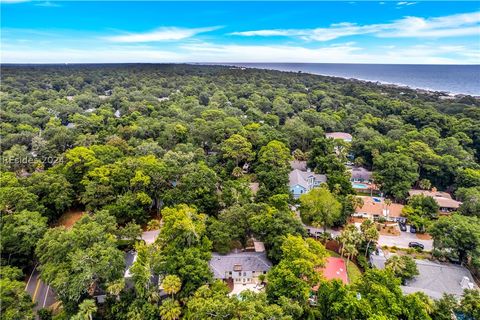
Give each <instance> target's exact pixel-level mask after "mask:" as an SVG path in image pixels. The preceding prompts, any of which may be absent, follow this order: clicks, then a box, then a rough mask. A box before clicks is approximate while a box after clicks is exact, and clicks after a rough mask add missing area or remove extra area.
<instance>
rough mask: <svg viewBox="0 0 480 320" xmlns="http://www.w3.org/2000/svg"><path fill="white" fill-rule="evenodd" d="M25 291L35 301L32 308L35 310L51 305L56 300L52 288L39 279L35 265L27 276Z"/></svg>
mask: <svg viewBox="0 0 480 320" xmlns="http://www.w3.org/2000/svg"><path fill="white" fill-rule="evenodd" d="M25 291H27V292H28V293H29V294H30V296H31V297H32V301H33V302H35V303H36V305H35V308H34V310H36V311H37V310H40V309H42V308H46V307H49V306H51V305H52V304H53V303H55V302H56V300H57V299H56V294H55V292H53V290H52V288H50V286H49V285H47V284H46V283H44V282H43V281H42V280H40V272H39V271H38V270H37V267H36V266H35V268H34V269H33V271H32V273H31V274H30V277H29V278H28V282H27V284H26V286H25Z"/></svg>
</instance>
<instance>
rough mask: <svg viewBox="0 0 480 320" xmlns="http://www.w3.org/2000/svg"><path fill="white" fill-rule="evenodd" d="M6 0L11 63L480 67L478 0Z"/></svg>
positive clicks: (4, 57)
mask: <svg viewBox="0 0 480 320" xmlns="http://www.w3.org/2000/svg"><path fill="white" fill-rule="evenodd" d="M0 2H1V4H0V6H1V7H0V9H1V62H2V63H94V62H96V63H114V62H174V63H179V62H220V63H221V62H303V63H395V64H397V63H405V64H480V2H478V1H468V2H460V1H441V2H434V1H417V2H412V1H408V2H407V1H400V2H399V1H371V2H370V1H350V2H347V1H345V2H341V1H332V2H286V1H284V2H273V1H268V2H233V1H227V2H220V1H214V2H200V1H195V2H160V1H147V2H128V1H122V2H114V1H104V2H97V1H82V2H74V1H51V0H50V1H46V0H45V1H43V0H42V1H22V0H0Z"/></svg>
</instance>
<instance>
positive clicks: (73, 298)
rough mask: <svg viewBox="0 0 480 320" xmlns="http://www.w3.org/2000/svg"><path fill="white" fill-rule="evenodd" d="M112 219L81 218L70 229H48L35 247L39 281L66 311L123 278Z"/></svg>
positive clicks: (99, 216) (103, 214) (100, 215)
mask: <svg viewBox="0 0 480 320" xmlns="http://www.w3.org/2000/svg"><path fill="white" fill-rule="evenodd" d="M115 232H116V224H115V219H114V218H113V217H112V216H109V215H108V212H105V211H102V212H97V213H96V214H95V215H94V216H89V215H85V216H83V217H82V218H81V219H80V220H79V221H77V222H76V223H75V225H74V226H73V227H72V228H71V229H68V230H67V229H65V228H63V227H57V228H52V229H49V230H48V231H47V232H46V233H45V235H44V237H43V238H42V239H40V240H39V241H38V243H37V247H36V251H35V252H36V255H37V257H38V259H39V261H40V264H41V267H39V269H40V275H41V278H42V280H44V281H45V282H46V283H48V284H49V285H51V286H52V288H53V289H54V290H55V292H56V293H57V294H58V296H59V298H60V300H61V301H62V302H63V305H64V307H65V308H66V309H67V311H69V312H70V311H73V310H75V309H76V307H77V305H78V303H79V302H80V300H81V299H82V298H83V297H85V296H88V295H90V296H92V295H93V292H94V291H95V289H96V288H97V287H100V288H104V287H106V285H107V284H108V283H112V282H115V281H117V280H118V279H120V278H121V277H122V276H123V270H124V257H123V253H122V252H121V251H120V250H118V249H117V246H116V236H115Z"/></svg>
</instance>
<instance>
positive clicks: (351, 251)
mask: <svg viewBox="0 0 480 320" xmlns="http://www.w3.org/2000/svg"><path fill="white" fill-rule="evenodd" d="M344 250H345V252H346V253H347V268H348V264H349V263H350V259H351V258H352V257H354V256H356V255H357V254H358V250H357V247H356V246H355V245H354V244H353V243H347V244H346V245H345V247H344Z"/></svg>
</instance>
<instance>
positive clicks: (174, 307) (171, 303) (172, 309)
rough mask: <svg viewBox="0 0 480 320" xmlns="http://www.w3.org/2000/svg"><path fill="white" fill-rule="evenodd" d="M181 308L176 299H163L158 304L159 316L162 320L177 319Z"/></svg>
mask: <svg viewBox="0 0 480 320" xmlns="http://www.w3.org/2000/svg"><path fill="white" fill-rule="evenodd" d="M181 313H182V308H181V307H180V304H179V303H178V301H176V300H173V299H172V298H168V299H165V300H164V301H163V303H162V305H161V306H160V318H161V319H162V320H177V319H180V314H181Z"/></svg>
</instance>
